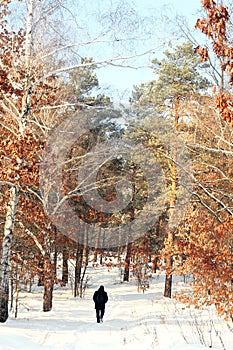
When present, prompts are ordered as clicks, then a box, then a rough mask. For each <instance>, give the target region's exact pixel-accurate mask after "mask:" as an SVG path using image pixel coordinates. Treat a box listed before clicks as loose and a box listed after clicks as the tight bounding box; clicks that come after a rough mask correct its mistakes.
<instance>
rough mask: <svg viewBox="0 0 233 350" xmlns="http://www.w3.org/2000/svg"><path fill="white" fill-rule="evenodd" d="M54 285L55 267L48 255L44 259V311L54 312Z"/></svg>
mask: <svg viewBox="0 0 233 350" xmlns="http://www.w3.org/2000/svg"><path fill="white" fill-rule="evenodd" d="M53 285H54V266H53V264H51V261H50V258H49V256H48V255H46V256H45V257H44V296H43V311H45V312H47V311H51V310H52V306H53V305H52V300H53Z"/></svg>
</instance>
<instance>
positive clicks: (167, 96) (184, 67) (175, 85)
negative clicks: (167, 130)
mask: <svg viewBox="0 0 233 350" xmlns="http://www.w3.org/2000/svg"><path fill="white" fill-rule="evenodd" d="M164 56H165V58H163V59H161V60H158V59H157V58H155V59H153V60H152V69H153V71H154V73H155V74H156V76H157V77H156V79H155V80H152V81H150V82H149V83H143V84H141V85H139V86H138V87H137V86H136V87H135V88H134V91H133V93H132V102H133V103H134V104H137V105H143V106H150V105H151V106H153V107H154V108H155V109H156V110H157V111H158V112H159V113H161V114H168V115H172V116H173V117H174V119H175V121H174V128H175V129H176V130H177V128H178V121H179V117H180V116H181V111H180V110H179V108H180V104H181V103H182V101H184V100H189V99H191V98H192V96H194V95H195V94H196V93H198V92H201V91H203V90H206V88H207V87H208V86H209V82H208V80H207V79H206V78H204V77H203V76H202V75H201V74H200V72H199V70H200V68H201V62H200V60H199V59H198V55H197V54H194V52H193V45H192V43H191V42H186V43H183V44H181V45H178V46H177V47H176V48H175V49H174V50H173V51H172V52H171V51H169V50H166V51H164Z"/></svg>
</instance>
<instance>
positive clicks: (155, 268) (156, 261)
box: [151, 256, 159, 273]
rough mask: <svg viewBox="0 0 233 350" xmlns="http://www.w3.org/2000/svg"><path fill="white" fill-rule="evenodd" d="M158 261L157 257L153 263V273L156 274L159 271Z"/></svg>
mask: <svg viewBox="0 0 233 350" xmlns="http://www.w3.org/2000/svg"><path fill="white" fill-rule="evenodd" d="M158 261H159V258H158V257H157V256H156V257H155V258H154V260H153V262H152V268H151V270H152V273H156V272H157V269H158Z"/></svg>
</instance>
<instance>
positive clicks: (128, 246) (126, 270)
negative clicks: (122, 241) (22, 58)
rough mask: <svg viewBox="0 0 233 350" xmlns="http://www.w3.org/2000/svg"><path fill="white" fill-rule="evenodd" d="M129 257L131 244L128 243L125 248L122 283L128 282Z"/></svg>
mask: <svg viewBox="0 0 233 350" xmlns="http://www.w3.org/2000/svg"><path fill="white" fill-rule="evenodd" d="M130 256H131V243H128V244H127V247H126V257H125V270H124V277H123V281H124V282H129V267H130Z"/></svg>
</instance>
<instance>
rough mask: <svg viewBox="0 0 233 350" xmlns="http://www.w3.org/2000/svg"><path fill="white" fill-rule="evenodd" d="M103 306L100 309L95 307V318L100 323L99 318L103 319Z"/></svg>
mask: <svg viewBox="0 0 233 350" xmlns="http://www.w3.org/2000/svg"><path fill="white" fill-rule="evenodd" d="M104 311H105V310H104V308H101V309H96V319H97V322H98V323H100V320H101V321H102V320H103V317H104Z"/></svg>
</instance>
